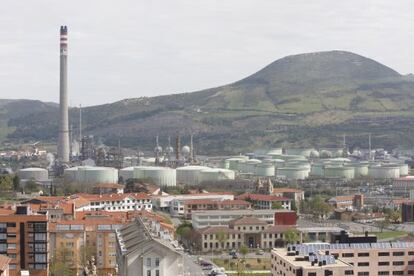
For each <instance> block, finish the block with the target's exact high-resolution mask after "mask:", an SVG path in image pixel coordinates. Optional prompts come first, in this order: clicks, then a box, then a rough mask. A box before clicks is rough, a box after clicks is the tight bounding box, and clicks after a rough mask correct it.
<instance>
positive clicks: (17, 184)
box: [13, 174, 20, 192]
mask: <svg viewBox="0 0 414 276" xmlns="http://www.w3.org/2000/svg"><path fill="white" fill-rule="evenodd" d="M13 191H15V192H20V177H19V176H18V175H17V174H16V175H15V176H14V177H13Z"/></svg>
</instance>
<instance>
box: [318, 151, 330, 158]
mask: <svg viewBox="0 0 414 276" xmlns="http://www.w3.org/2000/svg"><path fill="white" fill-rule="evenodd" d="M319 155H320V158H332V152H331V151H330V150H326V149H324V150H321V151H320V154H319Z"/></svg>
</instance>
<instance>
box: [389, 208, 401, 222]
mask: <svg viewBox="0 0 414 276" xmlns="http://www.w3.org/2000/svg"><path fill="white" fill-rule="evenodd" d="M388 218H389V220H390V221H392V222H393V223H398V222H399V221H400V218H401V213H400V212H399V211H398V210H393V211H391V213H389V214H388Z"/></svg>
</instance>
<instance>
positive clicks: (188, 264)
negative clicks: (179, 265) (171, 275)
mask: <svg viewBox="0 0 414 276" xmlns="http://www.w3.org/2000/svg"><path fill="white" fill-rule="evenodd" d="M183 259H184V260H183V263H184V275H185V276H205V275H207V274H206V273H205V272H204V271H203V270H202V269H201V267H200V266H199V265H198V264H196V263H195V260H196V259H197V256H189V255H188V254H185V253H184V254H183Z"/></svg>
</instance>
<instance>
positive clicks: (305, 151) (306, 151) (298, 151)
mask: <svg viewBox="0 0 414 276" xmlns="http://www.w3.org/2000/svg"><path fill="white" fill-rule="evenodd" d="M313 150H314V149H313V148H290V149H286V155H300V156H304V157H310V155H311V152H312V151H313Z"/></svg>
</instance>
